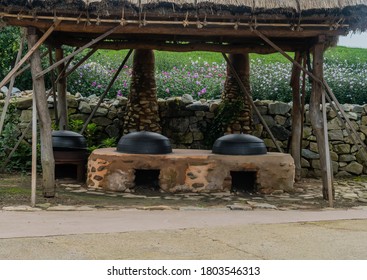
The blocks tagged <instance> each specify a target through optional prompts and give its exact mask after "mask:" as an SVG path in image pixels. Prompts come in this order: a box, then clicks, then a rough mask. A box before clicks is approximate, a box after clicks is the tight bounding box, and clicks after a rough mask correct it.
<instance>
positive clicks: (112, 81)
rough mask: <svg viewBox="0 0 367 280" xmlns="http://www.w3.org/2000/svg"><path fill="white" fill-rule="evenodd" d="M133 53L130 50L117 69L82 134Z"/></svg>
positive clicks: (86, 122)
mask: <svg viewBox="0 0 367 280" xmlns="http://www.w3.org/2000/svg"><path fill="white" fill-rule="evenodd" d="M132 52H133V50H129V52H128V53H127V54H126V56H125V58H124V60H123V61H122V63H121V65H120V67H119V68H118V69H117V71H116V73H115V75H114V76H113V78H112V80H111V81H110V83H109V84H108V86H107V88H106V90H105V91H104V92H103V94H102V95H101V97H100V98H99V100H98V103H97V105H96V106H95V107H94V109H93V111H92V113H91V114H90V115H89V117H88V119H87V120H86V121H85V123H84V125H83V128H82V129H81V131H80V134H83V133H84V131H85V129H86V128H87V126H88V124H89V122H90V121H91V120H92V118H93V116H94V114H95V113H96V112H97V110H98V108H99V106H100V105H101V103H102V101H103V99H104V98H105V97H106V95H107V93H108V92H109V91H110V89H111V87H112V86H113V84H114V83H115V81H116V79H117V78H118V76H119V75H120V72H121V70H122V69H123V68H124V66H125V64H126V62H127V60H128V59H129V57H130V55H131V54H132Z"/></svg>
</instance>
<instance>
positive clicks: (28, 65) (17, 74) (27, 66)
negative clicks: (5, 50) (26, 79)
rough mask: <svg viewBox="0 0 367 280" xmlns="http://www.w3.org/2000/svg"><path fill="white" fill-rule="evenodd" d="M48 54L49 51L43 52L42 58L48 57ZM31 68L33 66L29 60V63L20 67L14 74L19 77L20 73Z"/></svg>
mask: <svg viewBox="0 0 367 280" xmlns="http://www.w3.org/2000/svg"><path fill="white" fill-rule="evenodd" d="M47 54H48V51H45V52H44V53H43V54H41V58H44V57H46V55H47ZM29 68H31V65H30V64H29V62H27V64H26V65H25V66H24V67H23V68H22V69H20V70H19V71H18V72H17V73H15V74H14V75H15V77H18V76H19V75H21V74H23V73H24V72H25V71H26V70H28V69H29Z"/></svg>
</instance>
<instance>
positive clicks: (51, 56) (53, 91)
mask: <svg viewBox="0 0 367 280" xmlns="http://www.w3.org/2000/svg"><path fill="white" fill-rule="evenodd" d="M48 54H49V64H50V65H52V64H54V60H53V55H52V47H51V46H48ZM50 78H51V90H52V97H53V99H54V110H55V125H56V126H57V127H58V126H59V113H58V111H57V98H56V84H55V73H54V71H51V72H50Z"/></svg>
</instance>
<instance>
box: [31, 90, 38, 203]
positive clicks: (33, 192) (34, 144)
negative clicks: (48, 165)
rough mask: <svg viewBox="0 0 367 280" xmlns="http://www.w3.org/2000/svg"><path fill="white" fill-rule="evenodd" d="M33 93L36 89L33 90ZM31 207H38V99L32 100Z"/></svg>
mask: <svg viewBox="0 0 367 280" xmlns="http://www.w3.org/2000/svg"><path fill="white" fill-rule="evenodd" d="M33 92H35V91H34V89H33ZM31 181H32V182H31V206H32V207H34V206H36V187H37V105H36V98H35V95H33V99H32V179H31Z"/></svg>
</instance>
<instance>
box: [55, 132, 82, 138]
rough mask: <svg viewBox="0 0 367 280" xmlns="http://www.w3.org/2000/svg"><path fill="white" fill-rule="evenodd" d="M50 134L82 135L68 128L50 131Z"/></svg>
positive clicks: (57, 135) (56, 135)
mask: <svg viewBox="0 0 367 280" xmlns="http://www.w3.org/2000/svg"><path fill="white" fill-rule="evenodd" d="M52 136H55V137H83V138H84V136H83V135H81V134H79V133H77V132H74V131H70V130H54V131H52Z"/></svg>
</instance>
